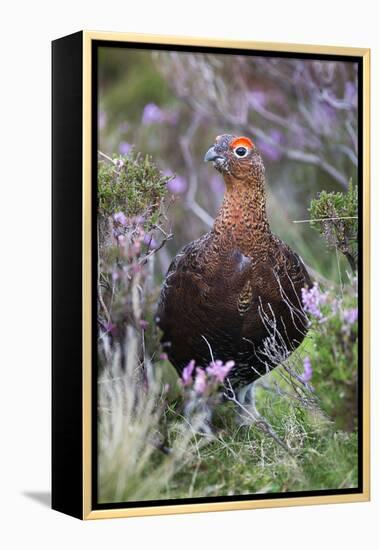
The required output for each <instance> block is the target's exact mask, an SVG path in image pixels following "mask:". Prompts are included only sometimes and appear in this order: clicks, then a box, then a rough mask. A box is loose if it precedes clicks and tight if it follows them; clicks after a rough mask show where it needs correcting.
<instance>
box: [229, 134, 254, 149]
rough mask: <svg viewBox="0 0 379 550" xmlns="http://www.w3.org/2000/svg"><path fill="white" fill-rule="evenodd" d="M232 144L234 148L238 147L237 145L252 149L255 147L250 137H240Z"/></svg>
mask: <svg viewBox="0 0 379 550" xmlns="http://www.w3.org/2000/svg"><path fill="white" fill-rule="evenodd" d="M230 146H231V147H232V149H236V148H237V147H241V146H243V147H247V148H248V149H252V148H253V147H254V143H253V142H252V141H251V139H249V138H248V137H238V138H235V139H233V141H232V142H231V144H230Z"/></svg>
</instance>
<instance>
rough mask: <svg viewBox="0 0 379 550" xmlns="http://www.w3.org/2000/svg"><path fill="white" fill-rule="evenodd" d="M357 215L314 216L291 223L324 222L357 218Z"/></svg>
mask: <svg viewBox="0 0 379 550" xmlns="http://www.w3.org/2000/svg"><path fill="white" fill-rule="evenodd" d="M357 219H358V216H340V217H336V218H314V219H312V220H293V221H292V223H311V222H326V221H331V220H357Z"/></svg>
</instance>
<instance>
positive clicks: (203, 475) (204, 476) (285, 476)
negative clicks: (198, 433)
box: [161, 373, 358, 498]
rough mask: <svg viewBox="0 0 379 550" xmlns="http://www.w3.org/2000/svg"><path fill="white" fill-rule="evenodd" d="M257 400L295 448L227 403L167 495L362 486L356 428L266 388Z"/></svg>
mask: <svg viewBox="0 0 379 550" xmlns="http://www.w3.org/2000/svg"><path fill="white" fill-rule="evenodd" d="M273 374H274V373H272V374H270V375H268V377H272V376H273ZM257 404H258V405H259V409H260V410H261V411H262V413H263V414H264V416H265V418H266V419H268V420H269V421H270V423H271V425H272V426H274V428H275V430H276V433H277V434H278V435H279V436H280V437H281V438H282V440H283V441H285V442H286V443H287V445H288V446H289V447H290V448H291V449H292V450H293V455H292V456H291V455H289V454H288V453H286V452H285V451H284V450H283V449H282V448H281V447H279V446H278V445H277V444H276V443H275V442H274V441H273V439H271V438H269V437H267V435H265V434H264V432H262V430H261V429H259V428H258V427H257V426H250V427H247V426H243V427H240V426H237V425H236V423H235V410H234V408H233V407H232V406H231V404H225V405H223V406H220V407H219V410H218V411H217V419H215V422H217V423H218V433H217V437H216V438H215V439H214V440H213V441H211V442H210V443H209V444H208V445H207V446H204V447H203V448H202V449H201V450H200V451H199V453H198V454H197V455H195V456H194V457H193V458H192V460H191V461H190V462H189V463H188V464H186V465H185V466H184V467H183V468H181V470H180V472H179V473H178V474H177V475H176V476H175V477H174V478H173V480H172V481H171V483H170V485H169V486H168V487H166V491H165V492H164V493H161V498H185V497H204V496H221V495H239V494H240V495H241V494H254V493H275V492H288V491H309V490H318V489H328V488H336V487H339V488H347V487H356V486H357V483H358V462H357V458H356V457H357V438H356V434H355V433H352V434H347V433H344V432H342V431H336V429H335V426H334V424H333V423H332V422H330V421H328V420H327V419H326V418H325V417H324V416H323V415H322V414H321V413H320V412H319V411H317V410H305V409H304V408H303V407H302V406H301V405H299V404H297V403H296V401H293V400H288V399H283V398H280V397H279V396H278V394H275V393H274V392H266V391H264V390H263V389H262V388H258V391H257ZM171 443H173V440H171V441H170V444H171Z"/></svg>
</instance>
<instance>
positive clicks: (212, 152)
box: [204, 145, 225, 162]
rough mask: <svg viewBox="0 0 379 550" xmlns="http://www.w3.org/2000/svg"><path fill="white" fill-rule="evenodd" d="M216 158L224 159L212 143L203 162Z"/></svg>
mask: <svg viewBox="0 0 379 550" xmlns="http://www.w3.org/2000/svg"><path fill="white" fill-rule="evenodd" d="M218 159H220V160H225V159H224V157H223V156H222V155H220V154H219V153H217V152H216V150H215V148H214V146H213V145H212V147H210V149H208V151H207V152H206V154H205V157H204V160H205V162H215V161H216V160H218Z"/></svg>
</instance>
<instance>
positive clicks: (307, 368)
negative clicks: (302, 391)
mask: <svg viewBox="0 0 379 550" xmlns="http://www.w3.org/2000/svg"><path fill="white" fill-rule="evenodd" d="M312 374H313V369H312V364H311V360H310V359H309V357H304V361H303V372H302V374H301V375H300V378H301V380H302V381H303V382H305V383H307V382H310V381H311V379H312Z"/></svg>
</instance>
